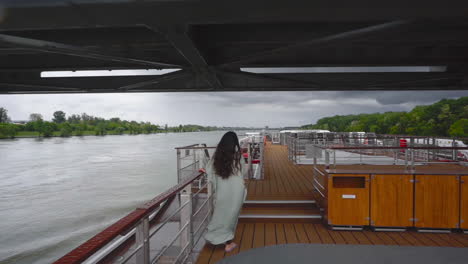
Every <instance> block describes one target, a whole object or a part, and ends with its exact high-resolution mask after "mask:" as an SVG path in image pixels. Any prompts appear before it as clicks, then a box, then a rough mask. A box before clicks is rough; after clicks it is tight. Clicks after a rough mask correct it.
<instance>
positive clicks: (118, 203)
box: [0, 132, 223, 264]
mask: <svg viewBox="0 0 468 264" xmlns="http://www.w3.org/2000/svg"><path fill="white" fill-rule="evenodd" d="M222 134H223V132H200V133H178V134H154V135H138V136H105V137H81V138H80V137H73V138H50V139H15V140H0V263H2V264H4V263H5V264H6V263H50V262H52V261H54V260H55V259H57V258H58V257H60V256H62V255H63V254H65V253H67V252H68V251H69V250H71V249H73V248H74V247H76V246H78V245H80V244H81V243H82V242H84V241H86V240H87V239H89V238H90V237H91V236H93V235H94V234H96V233H98V232H99V231H100V230H102V229H104V228H105V227H107V226H108V225H109V224H111V223H113V222H114V221H116V220H118V219H119V218H120V217H122V216H124V215H126V214H127V213H128V212H130V211H132V210H133V209H134V208H135V207H136V206H138V205H139V204H141V203H143V202H145V201H146V200H149V199H151V198H153V197H154V196H156V195H157V194H158V193H160V192H162V191H164V190H165V189H167V188H168V187H170V186H172V185H174V184H175V183H176V181H177V179H176V178H177V176H176V153H175V150H174V147H177V146H185V145H189V144H194V143H207V144H208V145H214V144H216V143H217V142H218V141H219V139H220V137H221V136H222Z"/></svg>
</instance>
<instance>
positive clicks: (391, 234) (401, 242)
mask: <svg viewBox="0 0 468 264" xmlns="http://www.w3.org/2000/svg"><path fill="white" fill-rule="evenodd" d="M387 235H388V236H389V237H391V238H392V239H393V240H394V241H395V242H396V243H397V244H398V245H399V246H412V245H413V244H412V243H411V242H409V241H408V240H406V239H405V238H404V237H402V236H401V234H400V232H388V233H387Z"/></svg>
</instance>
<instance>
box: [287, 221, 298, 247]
mask: <svg viewBox="0 0 468 264" xmlns="http://www.w3.org/2000/svg"><path fill="white" fill-rule="evenodd" d="M284 234H285V235H286V242H287V243H288V244H295V243H298V240H297V234H296V230H295V229H294V224H284Z"/></svg>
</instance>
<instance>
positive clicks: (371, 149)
mask: <svg viewBox="0 0 468 264" xmlns="http://www.w3.org/2000/svg"><path fill="white" fill-rule="evenodd" d="M463 140H466V139H457V138H450V139H447V138H443V139H441V138H434V137H414V136H404V135H399V136H393V135H375V134H371V136H368V135H358V136H349V135H344V134H342V133H341V134H340V133H330V134H328V135H326V136H322V137H316V136H315V135H307V134H302V135H301V134H296V135H290V136H288V137H287V139H286V144H287V146H288V158H289V160H291V161H292V162H294V163H295V164H312V162H313V157H312V154H311V153H312V152H314V150H312V147H319V148H322V149H327V150H329V151H330V156H331V157H333V158H334V159H338V160H340V161H341V163H344V164H393V165H398V164H408V163H424V164H429V163H446V162H452V163H466V162H468V148H467V147H466V146H465V145H464V144H463ZM332 150H333V151H332ZM321 162H322V164H323V163H324V160H323V159H322V160H321Z"/></svg>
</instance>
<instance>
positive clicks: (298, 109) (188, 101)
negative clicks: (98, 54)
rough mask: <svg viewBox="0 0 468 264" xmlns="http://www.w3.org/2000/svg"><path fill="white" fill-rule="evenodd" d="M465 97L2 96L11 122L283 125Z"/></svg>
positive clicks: (394, 93)
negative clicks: (63, 119) (84, 118)
mask: <svg viewBox="0 0 468 264" xmlns="http://www.w3.org/2000/svg"><path fill="white" fill-rule="evenodd" d="M461 96H468V91H420V92H409V91H391V92H382V91H376V92H364V91H351V92H331V91H327V92H236V93H234V92H232V93H231V92H229V93H228V92H223V93H140V94H67V95H63V94H47V95H0V107H5V108H6V109H8V111H9V115H10V117H11V118H12V119H13V120H27V119H28V117H29V114H30V113H41V114H42V115H43V116H44V118H45V119H51V117H52V113H53V112H54V111H56V110H62V111H64V112H65V113H67V115H70V114H79V113H83V112H86V113H88V114H90V115H94V116H99V117H104V118H111V117H120V118H122V119H127V120H136V121H150V122H152V123H156V124H166V123H167V124H169V125H179V124H200V125H216V126H254V127H263V126H266V125H268V126H270V127H283V126H298V125H304V124H310V123H314V122H315V121H317V120H318V119H319V118H321V117H326V116H333V115H343V114H358V113H375V112H386V111H408V110H411V109H412V108H413V107H414V106H416V105H421V104H431V103H434V102H436V101H438V100H440V99H442V98H458V97H461Z"/></svg>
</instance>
